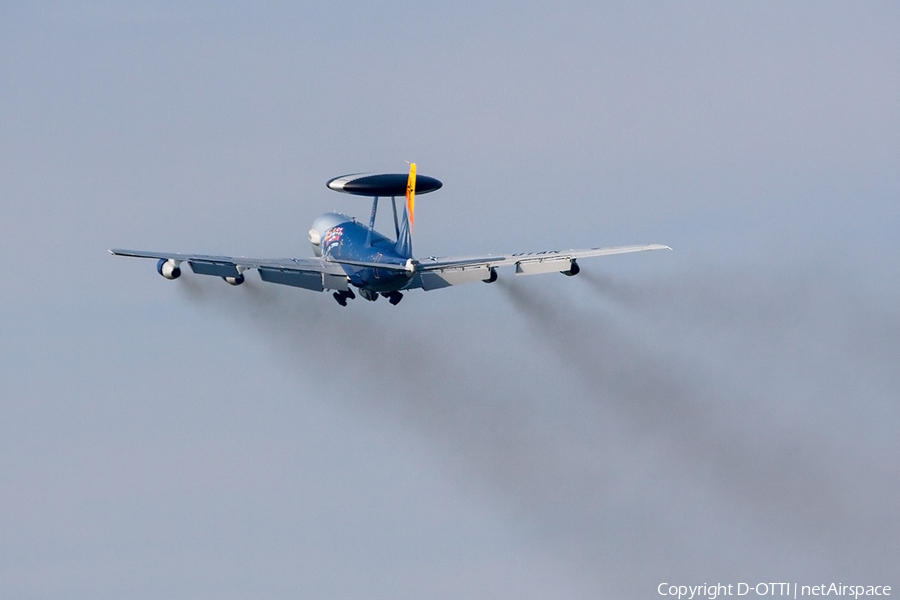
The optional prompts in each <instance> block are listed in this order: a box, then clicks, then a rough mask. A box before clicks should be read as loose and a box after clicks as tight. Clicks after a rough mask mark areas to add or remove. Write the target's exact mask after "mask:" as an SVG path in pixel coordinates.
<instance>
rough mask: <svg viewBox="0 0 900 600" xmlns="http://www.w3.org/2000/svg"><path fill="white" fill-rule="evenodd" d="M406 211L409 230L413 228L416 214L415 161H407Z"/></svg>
mask: <svg viewBox="0 0 900 600" xmlns="http://www.w3.org/2000/svg"><path fill="white" fill-rule="evenodd" d="M406 211H407V212H408V213H409V230H410V233H412V230H413V229H414V228H415V214H416V163H409V181H407V183H406Z"/></svg>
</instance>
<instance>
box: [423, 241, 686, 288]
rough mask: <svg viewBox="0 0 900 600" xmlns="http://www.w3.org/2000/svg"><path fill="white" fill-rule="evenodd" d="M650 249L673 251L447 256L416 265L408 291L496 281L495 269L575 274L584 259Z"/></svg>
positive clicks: (651, 246)
mask: <svg viewBox="0 0 900 600" xmlns="http://www.w3.org/2000/svg"><path fill="white" fill-rule="evenodd" d="M647 250H671V248H669V247H668V246H663V245H661V244H647V245H644V246H616V247H613V248H588V249H585V250H548V251H544V252H528V253H521V254H506V255H503V256H471V257H452V256H451V257H443V258H436V257H433V256H432V257H430V258H424V259H420V260H419V262H418V264H417V265H416V276H415V277H413V279H412V281H411V282H410V284H409V285H408V286H407V289H414V288H419V287H420V288H422V289H425V290H435V289H439V288H442V287H448V286H451V285H460V284H463V283H470V282H472V281H494V280H495V279H496V277H497V274H496V273H495V272H494V269H496V268H497V267H505V266H512V265H515V267H516V275H537V274H539V273H552V272H560V273H564V274H566V275H575V274H576V273H578V272H579V271H580V270H581V269H580V267H579V266H578V263H577V262H576V261H577V260H578V259H580V258H590V257H594V256H609V255H611V254H627V253H630V252H645V251H647Z"/></svg>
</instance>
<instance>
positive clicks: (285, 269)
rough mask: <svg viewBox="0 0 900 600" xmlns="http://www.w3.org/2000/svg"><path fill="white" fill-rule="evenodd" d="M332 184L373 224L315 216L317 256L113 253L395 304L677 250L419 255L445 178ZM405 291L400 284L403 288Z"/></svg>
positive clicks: (232, 280) (362, 177) (342, 299)
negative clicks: (424, 214) (367, 212)
mask: <svg viewBox="0 0 900 600" xmlns="http://www.w3.org/2000/svg"><path fill="white" fill-rule="evenodd" d="M326 185H327V186H328V188H329V189H332V190H334V191H337V192H343V193H345V194H353V195H356V196H366V197H371V198H373V201H372V213H371V216H370V218H369V224H368V226H366V225H364V224H362V223H360V222H359V221H357V220H356V218H354V217H350V216H347V215H343V214H340V213H325V214H323V215H322V216H320V217H319V218H318V219H316V220H315V221H314V222H313V225H312V229H310V230H309V241H310V243H311V244H312V247H313V253H314V254H315V258H246V257H243V256H241V257H233V256H214V255H207V254H177V253H172V252H146V251H142V250H121V249H112V250H110V251H109V252H110V253H111V254H113V255H115V256H132V257H136V258H152V259H155V260H157V264H156V270H157V271H158V272H159V274H160V275H162V276H163V277H165V278H166V279H170V280H172V279H178V277H180V276H181V264H182V263H185V262H186V263H187V264H188V265H189V266H190V267H191V270H192V271H193V272H194V273H196V274H198V275H213V276H218V277H221V278H222V279H224V280H225V281H226V282H228V283H229V284H231V285H235V286H236V285H241V284H242V283H244V272H245V271H247V270H250V269H256V270H257V272H258V273H259V277H260V279H262V280H263V281H266V282H269V283H278V284H282V285H289V286H293V287H298V288H303V289H307V290H313V291H317V292H322V291H326V290H329V291H332V290H333V294H332V295H333V296H334V299H335V300H336V301H337V303H338V304H340V305H341V306H347V300H352V299H354V298H356V294H355V293H354V292H353V288H356V289H357V290H358V292H359V295H360V296H362V297H363V298H365V299H366V300H369V301H372V302H374V301H375V300H377V299H378V297H379V296H383V297H385V298H387V299H388V301H389V302H390V303H391V304H393V305H396V304H398V303H399V302H400V300H402V299H403V291H408V290H414V289H423V290H425V291H429V290H436V289H440V288H445V287H449V286H454V285H461V284H463V283H470V282H474V281H483V282H485V283H493V282H494V281H497V268H498V267H505V266H515V273H516V275H536V274H539V273H553V272H557V273H562V274H563V275H568V276H572V275H577V274H578V273H579V271H581V267H580V266H579V265H578V262H577V261H578V260H580V259H582V258H588V257H594V256H607V255H611V254H625V253H629V252H643V251H647V250H671V248H669V247H668V246H663V245H661V244H647V245H643V246H618V247H613V248H589V249H585V250H545V251H542V252H527V253H517V254H504V255H500V256H492V255H485V256H467V257H454V256H451V257H442V258H438V257H435V256H429V257H427V258H419V259H416V258H414V257H413V251H412V236H413V229H414V223H415V221H414V218H415V199H416V194H419V195H422V194H427V193H430V192H433V191H435V190H438V189H440V188H441V187H442V186H443V184H442V183H441V182H440V181H438V180H437V179H435V178H433V177H428V176H424V175H420V176H418V177H417V175H416V164H415V163H411V164H410V167H409V174H408V175H407V174H404V173H383V174H378V173H375V174H372V173H354V174H350V175H342V176H340V177H335V178H334V179H330V180H329V181H328V182H327V183H326ZM403 195H405V196H406V206H405V207H404V209H403V216H402V218H400V219H398V215H397V201H396V199H397V196H403ZM388 196H390V198H391V207H392V209H393V216H394V233H395V235H396V239H393V240H392V239H390V238H389V237H387V236H385V235H383V234H381V233H378V232H377V231H375V215H376V213H377V212H378V200H379V198H386V197H388ZM401 290H402V291H401Z"/></svg>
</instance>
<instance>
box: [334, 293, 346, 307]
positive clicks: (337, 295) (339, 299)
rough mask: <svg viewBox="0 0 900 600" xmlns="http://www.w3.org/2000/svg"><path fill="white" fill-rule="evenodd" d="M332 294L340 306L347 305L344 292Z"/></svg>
mask: <svg viewBox="0 0 900 600" xmlns="http://www.w3.org/2000/svg"><path fill="white" fill-rule="evenodd" d="M332 296H334V299H335V300H337V303H338V304H340V305H341V306H347V296H345V295H344V293H342V292H335V293H333V294H332Z"/></svg>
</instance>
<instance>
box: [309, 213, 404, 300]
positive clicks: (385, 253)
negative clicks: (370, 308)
mask: <svg viewBox="0 0 900 600" xmlns="http://www.w3.org/2000/svg"><path fill="white" fill-rule="evenodd" d="M313 230H314V231H317V232H318V234H319V236H320V238H321V242H320V245H319V247H318V248H317V253H318V252H321V255H322V257H323V258H326V259H330V260H334V261H338V262H340V261H352V262H360V263H381V264H388V265H392V266H397V267H403V266H404V265H406V263H407V260H408V259H409V258H410V257H409V256H402V255H401V254H399V253H398V252H397V250H396V242H395V241H394V240H391V239H389V238H387V237H385V236H384V235H382V234H380V233H378V232H377V231H374V230H370V229H369V228H368V227H366V226H365V225H362V224H361V223H358V222H357V221H355V220H354V219H352V218H350V217H347V216H345V215H339V214H337V213H328V214H326V215H322V216H321V217H320V218H319V219H317V220H316V223H314V224H313ZM315 247H316V245H315V244H314V248H315ZM341 267H342V268H343V269H344V271H345V272H346V273H347V276H348V277H349V278H350V283H352V284H353V285H354V286H356V287H358V288H365V289H369V290H372V291H375V292H393V291H397V290H401V289H403V288H404V287H406V286H407V285H408V284H409V282H410V280H411V279H412V277H413V273H412V272H410V271H405V270H394V269H378V268H372V267H368V266H358V265H350V264H346V263H341Z"/></svg>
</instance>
